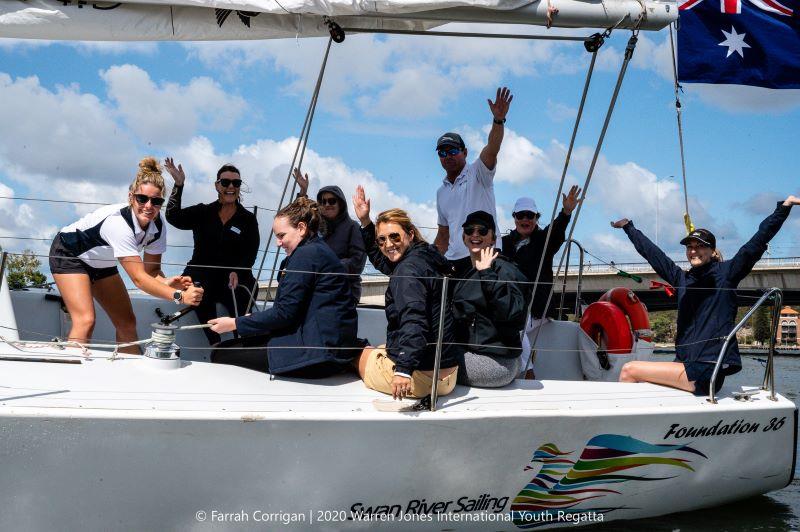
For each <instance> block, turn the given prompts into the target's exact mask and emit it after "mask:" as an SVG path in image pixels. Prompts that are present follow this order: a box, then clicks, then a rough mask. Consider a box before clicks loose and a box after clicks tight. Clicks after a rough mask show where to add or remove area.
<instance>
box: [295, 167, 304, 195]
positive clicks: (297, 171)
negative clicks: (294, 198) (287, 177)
mask: <svg viewBox="0 0 800 532" xmlns="http://www.w3.org/2000/svg"><path fill="white" fill-rule="evenodd" d="M292 175H294V180H295V182H297V186H298V187H300V195H301V196H305V195H307V194H308V174H306V175H305V176H304V175H303V174H302V173H300V169H299V168H295V169H294V170H293V171H292Z"/></svg>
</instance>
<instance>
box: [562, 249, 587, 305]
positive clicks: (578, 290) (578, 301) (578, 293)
mask: <svg viewBox="0 0 800 532" xmlns="http://www.w3.org/2000/svg"><path fill="white" fill-rule="evenodd" d="M573 244H574V245H576V246H578V251H579V255H578V285H577V287H576V289H575V318H576V319H580V317H581V313H582V309H581V284H582V283H583V258H584V255H585V254H586V251H585V250H584V249H583V246H582V245H581V243H580V242H578V241H577V240H575V239H574V238H570V239H569V240H567V257H566V261H565V263H566V264H565V266H564V281H563V283H562V285H561V302H560V303H559V305H558V319H559V320H560V319H561V317H562V314H563V312H564V295H565V294H566V292H567V273H568V271H569V256H570V253H571V251H572V245H573Z"/></svg>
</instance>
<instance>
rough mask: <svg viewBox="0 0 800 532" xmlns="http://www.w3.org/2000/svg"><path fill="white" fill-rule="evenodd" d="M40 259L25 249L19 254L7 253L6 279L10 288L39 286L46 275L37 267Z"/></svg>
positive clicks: (39, 264)
mask: <svg viewBox="0 0 800 532" xmlns="http://www.w3.org/2000/svg"><path fill="white" fill-rule="evenodd" d="M41 266H42V263H41V261H40V260H39V259H38V258H37V257H36V255H34V254H33V251H31V250H30V249H26V250H25V251H23V252H22V253H21V254H17V253H15V254H13V255H12V254H9V255H8V261H7V262H6V279H7V280H8V287H9V288H11V289H12V290H14V289H18V288H23V287H26V286H40V285H43V284H44V283H46V282H47V277H46V276H45V274H43V273H42V272H41V271H39V268H40V267H41Z"/></svg>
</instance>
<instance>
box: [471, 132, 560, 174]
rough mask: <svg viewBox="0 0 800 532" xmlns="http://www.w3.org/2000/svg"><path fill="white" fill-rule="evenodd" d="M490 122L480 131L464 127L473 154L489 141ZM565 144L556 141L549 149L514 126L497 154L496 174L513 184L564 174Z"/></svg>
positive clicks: (505, 136) (478, 152) (504, 137)
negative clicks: (562, 164)
mask: <svg viewBox="0 0 800 532" xmlns="http://www.w3.org/2000/svg"><path fill="white" fill-rule="evenodd" d="M490 130H491V126H485V127H484V128H483V130H482V131H480V132H478V131H475V130H474V129H472V128H469V127H463V128H462V131H463V132H464V133H463V136H464V142H465V143H466V145H467V148H468V149H469V152H470V153H471V156H472V157H477V156H478V155H479V154H480V152H481V150H482V149H483V147H484V146H485V145H486V142H487V138H488V135H489V131H490ZM561 152H563V147H562V146H560V145H559V144H558V143H556V142H555V141H554V142H552V143H551V144H550V146H549V147H548V149H547V150H544V149H542V148H540V147H539V146H536V145H535V144H534V143H532V142H531V141H530V140H528V139H527V138H526V137H524V136H522V135H519V134H518V133H517V132H515V131H514V130H513V129H511V128H506V129H505V135H504V136H503V144H502V146H501V148H500V154H499V156H498V164H497V175H496V177H495V180H496V181H498V182H506V183H512V184H520V183H525V182H529V181H532V180H534V179H556V178H557V177H559V176H560V175H561V174H560V173H559V171H560V166H559V165H560V164H561V161H559V159H562V160H563V156H562V155H561Z"/></svg>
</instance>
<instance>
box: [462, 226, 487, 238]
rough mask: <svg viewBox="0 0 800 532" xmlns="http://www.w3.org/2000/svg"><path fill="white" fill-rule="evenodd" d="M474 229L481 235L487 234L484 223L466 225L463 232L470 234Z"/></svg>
mask: <svg viewBox="0 0 800 532" xmlns="http://www.w3.org/2000/svg"><path fill="white" fill-rule="evenodd" d="M476 229H477V230H478V234H479V235H481V236H486V235H488V234H489V228H488V227H486V226H485V225H468V226H466V227H465V228H464V234H465V235H467V236H471V235H472V234H473V233H474V232H475V230H476Z"/></svg>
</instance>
